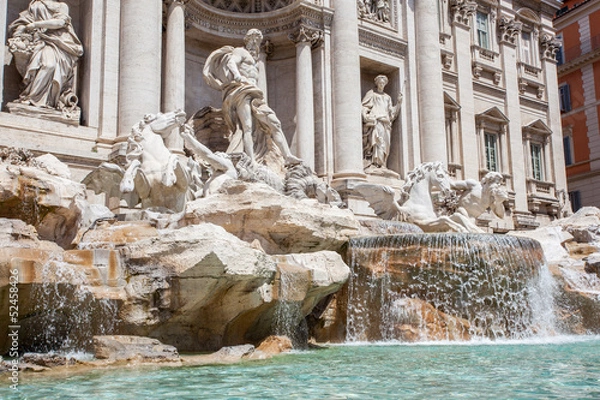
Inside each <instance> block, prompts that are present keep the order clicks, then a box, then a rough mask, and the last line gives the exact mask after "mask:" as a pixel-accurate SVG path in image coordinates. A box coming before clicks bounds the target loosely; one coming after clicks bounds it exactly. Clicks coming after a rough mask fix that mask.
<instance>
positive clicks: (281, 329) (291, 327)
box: [272, 269, 306, 344]
mask: <svg viewBox="0 0 600 400" xmlns="http://www.w3.org/2000/svg"><path fill="white" fill-rule="evenodd" d="M279 273H280V275H279V288H278V292H279V293H278V300H277V305H276V306H275V315H274V318H273V327H272V330H273V333H274V334H275V335H278V336H287V337H288V338H290V340H292V342H294V343H298V344H299V343H302V341H301V338H300V336H302V334H303V333H304V335H306V333H305V332H303V331H304V330H306V329H305V327H300V326H299V325H300V324H301V322H303V321H304V318H303V315H302V310H301V307H302V302H301V300H302V298H303V297H302V296H301V295H296V289H297V288H299V287H301V286H302V285H303V283H302V282H301V281H302V279H301V275H299V274H295V273H293V272H291V271H286V270H285V269H280V271H279Z"/></svg>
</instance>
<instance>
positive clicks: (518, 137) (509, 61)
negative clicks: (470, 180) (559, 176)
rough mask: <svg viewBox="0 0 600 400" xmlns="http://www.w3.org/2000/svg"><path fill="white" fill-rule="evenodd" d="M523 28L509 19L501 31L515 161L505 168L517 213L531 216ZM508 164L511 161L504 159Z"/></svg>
mask: <svg viewBox="0 0 600 400" xmlns="http://www.w3.org/2000/svg"><path fill="white" fill-rule="evenodd" d="M521 28H522V24H521V23H520V22H519V21H515V20H514V19H510V18H507V17H501V18H500V23H499V29H500V41H499V43H500V54H502V57H501V60H502V70H503V71H504V87H505V89H506V117H507V118H508V119H509V123H508V135H509V137H508V138H507V139H508V140H506V141H505V143H506V144H507V145H508V146H509V147H510V155H511V159H512V160H513V162H512V163H509V164H508V168H506V167H505V168H504V170H503V172H508V173H510V175H511V176H512V178H511V180H512V190H513V191H514V192H515V210H516V211H518V212H525V213H527V212H528V206H527V170H526V169H525V170H524V169H523V168H522V166H523V163H528V162H529V161H528V160H527V159H526V158H525V157H527V158H529V156H528V154H527V152H525V153H524V149H523V132H522V129H523V126H522V121H521V100H520V98H519V93H520V92H519V73H518V69H517V68H518V67H517V63H516V60H517V59H518V57H517V49H516V43H517V38H518V36H519V35H520V33H521ZM504 162H505V163H506V162H508V159H504Z"/></svg>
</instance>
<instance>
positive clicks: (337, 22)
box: [331, 0, 366, 187]
mask: <svg viewBox="0 0 600 400" xmlns="http://www.w3.org/2000/svg"><path fill="white" fill-rule="evenodd" d="M334 7H335V10H334V14H333V22H332V29H331V35H332V42H333V43H332V45H333V48H332V57H331V60H332V63H333V94H334V100H333V101H334V105H333V123H334V138H333V140H334V144H333V146H334V174H333V180H334V181H335V180H347V179H364V178H365V177H366V175H365V173H364V171H363V151H362V121H361V92H360V59H359V55H358V16H357V7H356V2H355V1H350V0H335V5H334ZM339 183H340V184H341V185H344V183H343V182H339ZM338 187H339V186H338Z"/></svg>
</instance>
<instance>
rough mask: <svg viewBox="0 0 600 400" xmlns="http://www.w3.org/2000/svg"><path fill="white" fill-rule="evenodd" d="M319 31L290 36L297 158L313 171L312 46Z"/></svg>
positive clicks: (317, 38) (303, 30)
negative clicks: (294, 66) (292, 57)
mask: <svg viewBox="0 0 600 400" xmlns="http://www.w3.org/2000/svg"><path fill="white" fill-rule="evenodd" d="M320 38H321V33H320V32H319V31H315V30H311V29H307V28H304V27H301V28H300V29H299V30H298V31H297V32H295V33H293V34H291V35H290V39H291V40H292V41H293V42H294V43H295V44H296V135H297V142H298V151H297V156H298V157H300V158H301V159H302V160H304V162H305V163H306V164H307V165H308V166H309V167H310V168H311V169H312V170H314V169H315V112H314V100H313V94H314V91H313V73H312V45H313V44H314V43H315V42H317V41H318V40H319V39H320Z"/></svg>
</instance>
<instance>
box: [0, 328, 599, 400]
mask: <svg viewBox="0 0 600 400" xmlns="http://www.w3.org/2000/svg"><path fill="white" fill-rule="evenodd" d="M0 398H2V399H5V398H8V399H10V398H20V399H88V400H93V399H94V400H95V399H211V400H212V399H215V400H216V399H449V398H460V399H600V337H597V336H596V337H577V338H572V337H567V338H561V339H553V341H552V342H545V343H544V342H505V343H498V342H496V343H489V342H488V343H480V344H473V343H471V344H458V345H457V344H431V343H430V344H418V345H405V344H397V345H383V344H382V345H352V346H334V347H330V348H328V349H325V350H313V351H308V352H299V353H294V354H287V355H282V356H278V357H275V358H273V359H271V360H265V361H251V362H245V363H241V364H237V365H228V366H202V367H194V368H191V367H187V368H175V369H173V368H155V367H153V368H136V369H121V370H118V371H98V372H93V373H90V374H87V375H84V376H74V377H69V378H60V379H57V378H52V379H49V378H35V379H34V380H32V381H30V382H23V383H22V384H21V385H20V386H19V393H18V394H17V393H14V392H13V391H12V390H11V389H9V388H7V387H6V386H4V383H3V386H2V387H0Z"/></svg>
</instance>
